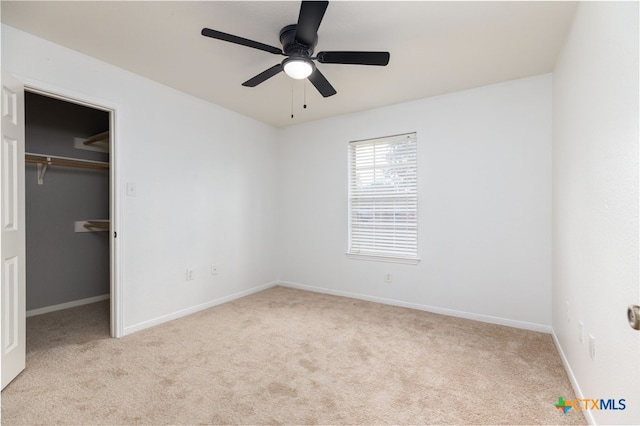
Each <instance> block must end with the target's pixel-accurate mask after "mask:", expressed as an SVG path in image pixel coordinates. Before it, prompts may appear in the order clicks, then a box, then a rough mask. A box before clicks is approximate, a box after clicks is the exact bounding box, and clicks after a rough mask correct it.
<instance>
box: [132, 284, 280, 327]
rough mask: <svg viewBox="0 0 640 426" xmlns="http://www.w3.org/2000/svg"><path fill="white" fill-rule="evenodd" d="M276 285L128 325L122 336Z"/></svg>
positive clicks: (266, 285) (239, 293)
mask: <svg viewBox="0 0 640 426" xmlns="http://www.w3.org/2000/svg"><path fill="white" fill-rule="evenodd" d="M276 285H278V283H277V282H275V281H274V282H270V283H267V284H262V285H259V286H257V287H252V288H250V289H248V290H243V291H240V292H238V293H234V294H230V295H229V296H224V297H220V298H218V299H214V300H210V301H208V302H205V303H201V304H199V305H195V306H191V307H189V308H185V309H181V310H179V311H176V312H172V313H170V314H167V315H163V316H160V317H157V318H153V319H150V320H147V321H143V322H140V323H138V324H134V325H130V326H128V327H125V328H124V334H123V336H126V335H127V334H131V333H135V332H136V331H140V330H144V329H145V328H150V327H154V326H156V325H160V324H162V323H165V322H167V321H171V320H174V319H178V318H182V317H184V316H187V315H191V314H195V313H196V312H199V311H203V310H205V309H209V308H212V307H214V306H217V305H221V304H223V303H227V302H231V301H232V300H235V299H239V298H241V297H245V296H249V295H250V294H253V293H257V292H259V291H262V290H266V289H268V288H271V287H274V286H276Z"/></svg>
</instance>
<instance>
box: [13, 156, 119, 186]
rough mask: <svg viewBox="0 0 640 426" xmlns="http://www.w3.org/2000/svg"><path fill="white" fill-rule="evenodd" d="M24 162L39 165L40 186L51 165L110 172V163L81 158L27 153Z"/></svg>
mask: <svg viewBox="0 0 640 426" xmlns="http://www.w3.org/2000/svg"><path fill="white" fill-rule="evenodd" d="M24 161H25V163H36V164H37V165H38V185H42V184H43V183H44V175H45V173H46V172H47V167H49V166H50V165H52V166H65V167H78V168H81V169H93V170H109V163H106V162H104V161H93V160H83V159H81V158H71V157H60V156H58V155H47V154H36V153H32V152H25V154H24Z"/></svg>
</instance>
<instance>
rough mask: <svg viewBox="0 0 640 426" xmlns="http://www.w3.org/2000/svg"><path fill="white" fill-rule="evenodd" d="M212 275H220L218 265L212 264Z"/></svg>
mask: <svg viewBox="0 0 640 426" xmlns="http://www.w3.org/2000/svg"><path fill="white" fill-rule="evenodd" d="M211 275H218V266H217V265H216V264H211Z"/></svg>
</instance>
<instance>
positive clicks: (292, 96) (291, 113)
mask: <svg viewBox="0 0 640 426" xmlns="http://www.w3.org/2000/svg"><path fill="white" fill-rule="evenodd" d="M291 118H293V80H291Z"/></svg>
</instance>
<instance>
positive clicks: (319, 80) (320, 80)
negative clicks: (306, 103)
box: [308, 68, 338, 98]
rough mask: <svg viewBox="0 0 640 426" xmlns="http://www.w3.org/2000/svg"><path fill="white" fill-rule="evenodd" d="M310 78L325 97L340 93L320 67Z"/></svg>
mask: <svg viewBox="0 0 640 426" xmlns="http://www.w3.org/2000/svg"><path fill="white" fill-rule="evenodd" d="M308 78H309V81H310V82H311V83H312V84H313V85H314V86H315V87H316V89H318V92H320V94H321V95H322V96H323V97H325V98H328V97H329V96H333V95H335V94H336V93H338V92H336V89H334V88H333V86H332V85H331V83H329V81H328V80H327V79H326V78H325V76H324V75H323V74H322V73H321V72H320V70H319V69H318V68H316V69H315V71H313V73H312V74H311V75H310V76H309V77H308Z"/></svg>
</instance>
